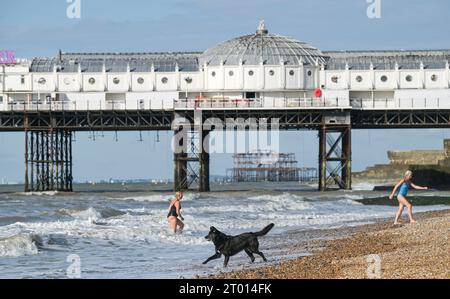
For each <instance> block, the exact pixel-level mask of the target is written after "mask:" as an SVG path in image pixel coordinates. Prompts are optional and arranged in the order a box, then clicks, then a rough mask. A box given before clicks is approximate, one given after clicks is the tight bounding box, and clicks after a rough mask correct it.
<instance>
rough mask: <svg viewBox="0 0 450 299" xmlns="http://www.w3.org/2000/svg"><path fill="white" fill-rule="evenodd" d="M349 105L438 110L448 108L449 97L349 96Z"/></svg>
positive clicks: (362, 107) (361, 107) (363, 108)
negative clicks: (366, 97)
mask: <svg viewBox="0 0 450 299" xmlns="http://www.w3.org/2000/svg"><path fill="white" fill-rule="evenodd" d="M350 105H351V107H352V109H359V110H425V109H428V110H439V109H450V98H446V99H445V98H444V99H442V98H397V99H393V98H391V99H389V98H385V99H363V98H351V99H350Z"/></svg>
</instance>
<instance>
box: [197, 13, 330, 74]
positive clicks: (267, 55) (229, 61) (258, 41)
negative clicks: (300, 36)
mask: <svg viewBox="0 0 450 299" xmlns="http://www.w3.org/2000/svg"><path fill="white" fill-rule="evenodd" d="M326 58H327V56H325V55H324V54H323V53H322V52H321V51H320V50H319V49H317V48H314V47H312V46H310V45H309V44H307V43H303V42H300V41H298V40H295V39H292V38H289V37H285V36H281V35H277V34H269V31H268V30H267V29H266V27H265V25H264V21H262V22H260V24H259V27H258V30H257V31H256V33H255V34H251V35H245V36H241V37H237V38H234V39H231V40H228V41H226V42H223V43H220V44H218V45H217V46H215V47H214V48H211V49H209V50H206V51H205V52H204V53H203V54H202V55H200V57H199V62H200V65H203V64H205V63H206V64H208V65H210V66H217V65H220V63H221V61H223V63H224V65H239V63H240V61H242V63H243V64H245V65H258V64H260V63H261V61H262V62H263V63H264V64H268V65H276V64H280V63H282V62H283V63H284V64H286V65H300V64H315V63H316V61H318V62H319V63H324V62H325V60H326Z"/></svg>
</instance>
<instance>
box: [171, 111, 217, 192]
mask: <svg viewBox="0 0 450 299" xmlns="http://www.w3.org/2000/svg"><path fill="white" fill-rule="evenodd" d="M175 117H176V119H177V118H178V121H177V122H176V123H175V126H174V134H175V135H174V144H173V145H174V148H173V149H174V189H175V190H176V191H184V190H188V189H192V190H198V191H199V192H208V191H210V185H209V160H210V156H209V133H210V131H209V130H203V126H202V123H203V122H202V118H201V114H199V115H195V117H194V122H192V120H191V121H190V120H188V119H189V117H183V116H180V115H176V116H175ZM191 119H192V118H191Z"/></svg>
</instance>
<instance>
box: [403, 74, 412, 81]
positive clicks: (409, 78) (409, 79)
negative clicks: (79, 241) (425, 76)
mask: <svg viewBox="0 0 450 299" xmlns="http://www.w3.org/2000/svg"><path fill="white" fill-rule="evenodd" d="M405 79H406V81H408V82H411V81H412V79H413V77H412V76H411V75H408V76H406V78H405Z"/></svg>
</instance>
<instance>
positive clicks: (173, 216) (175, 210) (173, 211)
mask: <svg viewBox="0 0 450 299" xmlns="http://www.w3.org/2000/svg"><path fill="white" fill-rule="evenodd" d="M182 198H183V193H181V192H177V193H175V198H174V199H173V200H172V201H171V202H170V206H169V213H168V214H167V219H169V223H170V228H171V229H172V230H173V232H174V233H176V232H177V227H179V229H180V233H181V232H182V231H183V228H184V223H183V221H182V220H184V218H183V216H181V212H180V209H181V205H180V201H181V199H182ZM178 217H180V219H181V220H180V219H178Z"/></svg>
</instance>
